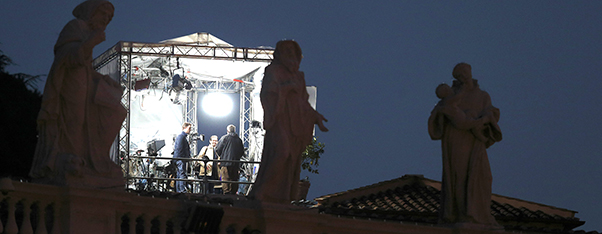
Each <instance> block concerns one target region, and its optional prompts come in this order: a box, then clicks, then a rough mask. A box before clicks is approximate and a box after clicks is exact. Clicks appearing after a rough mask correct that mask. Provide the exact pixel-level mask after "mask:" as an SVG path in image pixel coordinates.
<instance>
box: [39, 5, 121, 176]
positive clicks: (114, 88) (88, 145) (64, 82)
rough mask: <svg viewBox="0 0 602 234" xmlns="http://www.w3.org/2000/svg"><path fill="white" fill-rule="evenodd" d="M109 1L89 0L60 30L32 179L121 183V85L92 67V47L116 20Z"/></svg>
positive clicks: (78, 7)
mask: <svg viewBox="0 0 602 234" xmlns="http://www.w3.org/2000/svg"><path fill="white" fill-rule="evenodd" d="M113 12H114V7H113V4H111V3H110V2H108V1H104V0H87V1H85V2H83V3H81V4H79V5H78V6H77V7H76V8H75V9H74V10H73V16H75V19H73V20H71V21H70V22H69V23H67V25H65V27H64V28H63V30H62V31H61V33H60V35H59V38H58V40H57V42H56V44H55V46H54V62H53V64H52V67H51V69H50V72H49V74H48V80H47V81H46V86H45V87H44V96H43V98H42V106H41V109H40V112H39V114H38V121H37V122H38V133H39V138H38V143H37V146H36V153H35V156H34V160H33V164H32V167H31V171H30V176H31V177H32V178H33V179H34V181H37V182H41V183H49V184H58V185H69V186H90V187H120V186H123V184H124V182H123V174H122V172H121V169H120V167H119V166H118V165H117V164H115V163H114V162H113V161H111V160H110V158H109V151H110V148H111V145H112V144H113V142H114V140H115V137H116V136H117V134H118V133H119V129H120V127H121V123H122V122H123V120H124V119H125V116H126V110H125V109H124V108H123V106H122V105H121V102H120V100H121V94H122V88H121V85H120V84H119V83H118V82H117V81H115V80H113V79H112V78H111V77H109V76H106V75H102V74H100V73H98V72H96V71H95V70H94V69H93V68H92V50H93V48H94V47H95V46H96V45H98V44H99V43H101V42H103V41H104V40H105V32H104V30H105V28H106V27H107V25H108V24H109V22H110V21H111V19H112V18H113Z"/></svg>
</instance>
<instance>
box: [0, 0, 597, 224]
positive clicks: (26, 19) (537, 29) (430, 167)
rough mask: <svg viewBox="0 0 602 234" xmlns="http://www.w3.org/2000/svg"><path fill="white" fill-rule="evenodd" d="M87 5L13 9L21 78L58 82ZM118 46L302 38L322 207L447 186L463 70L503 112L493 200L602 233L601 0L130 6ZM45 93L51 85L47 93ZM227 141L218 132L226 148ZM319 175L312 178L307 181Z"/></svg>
mask: <svg viewBox="0 0 602 234" xmlns="http://www.w3.org/2000/svg"><path fill="white" fill-rule="evenodd" d="M79 2H80V1H67V0H62V1H52V3H51V1H16V0H5V1H0V22H2V23H0V43H1V44H0V50H2V51H4V53H5V54H6V55H8V56H9V57H11V58H12V59H13V61H14V62H15V63H16V64H17V65H15V66H10V67H8V71H9V72H11V73H17V72H23V73H27V74H32V75H38V74H47V73H48V70H49V69H50V65H51V64H52V60H53V52H52V51H53V46H54V43H55V42H56V39H57V37H58V35H59V32H60V31H61V29H62V27H63V26H64V25H65V24H66V23H67V22H68V21H69V20H71V19H72V18H73V16H72V15H71V11H72V10H73V8H74V7H75V6H76V5H77V4H78V3H79ZM113 4H114V5H115V8H116V10H115V16H114V18H113V21H112V22H111V24H110V25H109V26H108V28H107V30H106V35H107V37H106V41H105V42H103V43H102V44H100V45H98V46H97V47H96V48H95V51H94V55H95V56H97V55H99V54H101V53H102V52H104V51H105V50H107V49H108V48H110V47H111V46H113V45H115V44H116V43H117V42H118V41H137V42H159V41H161V40H165V39H169V38H174V37H179V36H183V35H187V34H190V33H194V32H209V33H211V34H213V35H215V36H216V37H218V38H221V39H222V40H225V41H227V42H229V43H230V44H232V45H234V46H237V47H258V46H272V47H274V46H275V45H276V42H277V41H279V40H281V39H294V40H296V41H297V42H298V43H299V44H300V46H301V48H302V49H303V55H304V59H303V61H302V63H301V70H303V71H304V72H305V76H306V81H307V84H308V85H315V86H317V87H318V103H317V109H318V111H319V112H321V113H322V114H323V115H324V116H325V117H326V118H327V119H328V120H329V122H328V123H326V125H327V127H328V128H330V132H328V133H321V132H318V134H317V136H318V140H319V141H321V142H323V143H324V144H326V148H325V150H326V152H325V153H324V154H323V156H322V159H321V160H320V167H319V171H320V174H318V175H316V174H311V175H309V177H310V180H311V183H312V185H311V189H310V193H309V195H308V197H309V198H315V197H317V196H321V195H326V194H331V193H336V192H341V191H345V190H349V189H354V188H358V187H361V186H366V185H370V184H373V183H377V182H380V181H384V180H390V179H395V178H398V177H401V176H403V175H405V174H422V175H424V176H425V177H427V178H430V179H435V180H440V179H441V148H440V141H432V140H431V139H430V137H429V135H428V132H427V119H428V117H429V115H430V111H431V110H432V108H433V106H434V105H435V104H436V103H437V101H438V99H437V97H436V96H435V92H434V90H435V87H436V86H437V85H438V84H440V83H443V82H445V83H448V84H451V81H452V76H451V72H452V68H453V67H454V65H455V64H456V63H459V62H467V63H470V64H471V65H472V68H473V76H474V78H475V79H478V80H479V84H480V86H481V88H482V89H483V90H485V91H487V92H488V93H489V94H490V96H491V98H492V101H493V105H494V106H496V107H498V108H499V109H500V110H501V119H500V122H499V125H500V127H501V129H502V133H503V137H504V139H503V140H502V141H501V142H498V143H496V144H495V145H493V146H492V147H491V148H489V150H488V153H489V160H490V163H491V169H492V173H493V178H494V181H493V192H494V193H496V194H500V195H504V196H510V197H515V198H519V199H523V200H528V201H533V202H538V203H543V204H546V205H551V206H555V207H560V208H565V209H569V210H575V211H578V212H579V213H578V214H577V215H576V216H577V217H578V218H580V219H581V220H583V221H586V224H585V225H584V226H581V227H579V228H577V229H583V230H586V231H592V230H597V231H602V202H601V197H602V195H601V194H602V186H601V184H600V182H601V180H602V173H601V170H600V169H601V168H602V153H601V152H602V143H601V142H602V121H600V120H598V119H599V118H600V116H602V105H601V104H600V101H601V100H602V92H601V91H602V14H601V13H600V12H602V1H594V0H590V1H582V0H576V1H568V0H566V1H548V0H546V1H539V0H531V1H359V0H358V1H314V0H306V1H276V0H265V1H228V0H226V1H119V2H114V3H113ZM40 86H43V82H41V83H40ZM221 134H222V133H219V135H221ZM305 175H306V174H303V176H305Z"/></svg>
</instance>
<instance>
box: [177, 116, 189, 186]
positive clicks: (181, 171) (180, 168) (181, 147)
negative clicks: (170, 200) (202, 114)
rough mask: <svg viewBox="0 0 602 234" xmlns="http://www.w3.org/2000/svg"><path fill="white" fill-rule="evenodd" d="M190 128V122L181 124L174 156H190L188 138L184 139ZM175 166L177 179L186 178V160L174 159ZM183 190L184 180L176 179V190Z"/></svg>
mask: <svg viewBox="0 0 602 234" xmlns="http://www.w3.org/2000/svg"><path fill="white" fill-rule="evenodd" d="M190 128H192V124H190V123H184V124H182V133H180V135H178V136H177V137H176V141H175V145H174V152H173V157H174V158H190V145H188V140H186V137H187V136H188V134H189V133H190ZM176 166H177V167H176V170H177V176H178V179H186V162H183V161H182V160H176ZM185 191H186V185H185V182H184V181H176V192H178V193H183V192H185Z"/></svg>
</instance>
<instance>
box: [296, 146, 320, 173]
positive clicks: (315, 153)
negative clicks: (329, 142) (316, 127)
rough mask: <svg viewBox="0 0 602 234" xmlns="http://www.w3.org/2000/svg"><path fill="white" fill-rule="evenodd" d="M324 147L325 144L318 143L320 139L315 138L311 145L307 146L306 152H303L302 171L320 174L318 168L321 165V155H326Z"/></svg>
mask: <svg viewBox="0 0 602 234" xmlns="http://www.w3.org/2000/svg"><path fill="white" fill-rule="evenodd" d="M324 146H325V145H324V143H322V142H318V139H316V138H315V137H314V139H313V140H312V141H311V144H309V145H307V147H305V151H303V154H302V158H303V162H302V163H301V168H302V170H307V171H309V172H311V173H316V174H319V173H318V166H319V165H320V164H319V162H318V160H320V155H321V154H323V153H324Z"/></svg>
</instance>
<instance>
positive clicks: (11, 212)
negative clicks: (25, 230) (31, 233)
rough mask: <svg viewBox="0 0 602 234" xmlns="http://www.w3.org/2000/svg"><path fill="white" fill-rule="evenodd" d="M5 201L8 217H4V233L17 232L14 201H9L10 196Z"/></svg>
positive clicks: (14, 233) (13, 233) (15, 233)
mask: <svg viewBox="0 0 602 234" xmlns="http://www.w3.org/2000/svg"><path fill="white" fill-rule="evenodd" d="M6 202H7V203H8V218H7V219H6V230H4V233H5V234H17V233H19V227H18V226H17V220H16V219H15V211H16V208H15V202H13V201H11V199H10V197H9V198H7V199H6Z"/></svg>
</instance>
